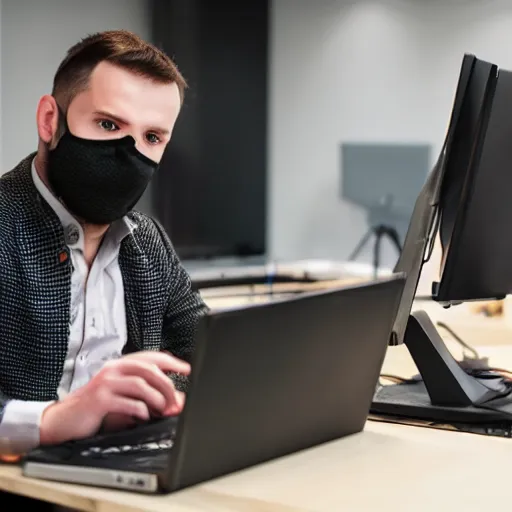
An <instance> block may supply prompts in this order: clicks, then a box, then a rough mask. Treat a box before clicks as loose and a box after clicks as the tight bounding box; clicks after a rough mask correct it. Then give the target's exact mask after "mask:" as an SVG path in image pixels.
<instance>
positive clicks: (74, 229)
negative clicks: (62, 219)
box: [64, 224, 80, 245]
mask: <svg viewBox="0 0 512 512" xmlns="http://www.w3.org/2000/svg"><path fill="white" fill-rule="evenodd" d="M79 239H80V231H78V226H76V225H75V224H69V225H67V226H66V228H65V229H64V240H65V241H66V244H68V245H73V244H76V243H77V242H78V240H79Z"/></svg>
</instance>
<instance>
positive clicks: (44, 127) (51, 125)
mask: <svg viewBox="0 0 512 512" xmlns="http://www.w3.org/2000/svg"><path fill="white" fill-rule="evenodd" d="M36 122H37V132H38V134H39V138H40V139H41V140H42V141H43V142H45V143H46V144H51V142H52V141H54V140H55V138H56V136H57V132H58V126H59V109H58V107H57V102H56V101H55V98H54V97H53V96H50V95H49V94H47V95H45V96H43V97H42V98H41V99H40V100H39V104H38V105H37V113H36Z"/></svg>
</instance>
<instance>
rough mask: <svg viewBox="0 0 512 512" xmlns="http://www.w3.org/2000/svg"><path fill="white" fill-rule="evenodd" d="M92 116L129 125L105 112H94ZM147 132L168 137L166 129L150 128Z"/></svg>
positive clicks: (120, 118)
mask: <svg viewBox="0 0 512 512" xmlns="http://www.w3.org/2000/svg"><path fill="white" fill-rule="evenodd" d="M94 115H96V116H103V117H108V118H109V119H112V121H115V122H116V123H119V124H129V123H128V121H126V120H125V119H123V118H122V117H119V116H116V115H114V114H111V113H110V112H107V111H106V110H95V111H94ZM148 131H150V132H155V133H158V134H159V135H169V130H168V129H167V128H160V127H158V126H151V127H150V128H148Z"/></svg>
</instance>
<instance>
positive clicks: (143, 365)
mask: <svg viewBox="0 0 512 512" xmlns="http://www.w3.org/2000/svg"><path fill="white" fill-rule="evenodd" d="M117 369H118V371H119V372H121V375H123V376H135V377H140V378H142V379H144V380H145V382H147V384H148V385H149V386H151V387H152V388H154V389H155V390H157V391H158V392H159V393H161V395H163V398H164V403H163V405H161V406H159V407H155V410H157V411H159V412H162V411H163V410H165V409H167V408H169V407H171V406H173V405H174V404H175V403H176V388H175V387H174V383H173V382H172V380H171V379H170V378H169V377H168V376H167V375H165V373H163V372H162V371H161V370H160V369H159V368H158V367H157V366H156V365H154V364H150V363H147V362H143V361H135V360H132V361H130V360H125V361H119V362H118V365H117Z"/></svg>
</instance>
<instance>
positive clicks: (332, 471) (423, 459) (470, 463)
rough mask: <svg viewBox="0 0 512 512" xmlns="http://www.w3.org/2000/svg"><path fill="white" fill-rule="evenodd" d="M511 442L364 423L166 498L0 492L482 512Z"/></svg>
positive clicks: (497, 497) (126, 504)
mask: <svg viewBox="0 0 512 512" xmlns="http://www.w3.org/2000/svg"><path fill="white" fill-rule="evenodd" d="M511 455H512V441H511V440H508V439H499V438H487V437H483V436H477V435H471V434H462V433H454V432H443V431H439V430H431V429H426V428H419V427H406V426H402V425H390V424H384V423H377V422H368V424H367V427H366V429H365V431H364V432H362V433H360V434H357V435H354V436H350V437H346V438H344V439H340V440H338V441H335V442H332V443H328V444H326V445H323V446H319V447H316V448H313V449H311V450H307V451H304V452H301V453H297V454H294V455H291V456H289V457H284V458H281V459H278V460H276V461H272V462H269V463H267V464H263V465H261V466H257V467H254V468H251V469H248V470H246V471H242V472H239V473H236V474H234V475H231V476H227V477H225V478H221V479H218V480H216V481H211V482H207V483H205V484H202V485H199V486H197V487H194V488H190V489H186V490H184V491H181V492H179V493H175V494H171V495H167V496H158V497H154V496H142V495H137V494H130V493H126V492H120V491H112V490H102V489H98V488H88V487H80V486H76V485H67V484H58V483H50V482H44V481H41V480H37V481H36V480H30V479H27V478H23V477H21V476H20V469H19V468H14V467H0V487H1V488H2V489H4V490H7V491H14V492H17V493H20V494H26V495H29V496H32V497H37V498H40V499H45V500H48V501H52V502H54V503H59V504H61V505H65V506H69V507H75V508H77V509H80V510H87V511H97V512H100V511H101V512H103V511H109V512H117V511H121V510H124V511H129V512H135V511H137V512H143V511H144V512H157V511H158V512H160V511H161V512H163V511H166V512H167V511H171V510H172V511H173V512H192V511H197V512H199V511H201V512H220V511H232V512H235V511H236V512H274V511H275V512H292V511H296V512H299V511H301V512H305V511H325V512H334V511H342V510H343V511H344V510H346V511H358V512H359V511H361V512H363V511H372V512H373V511H375V510H379V511H389V512H411V511H414V512H423V511H425V512H427V511H428V512H432V511H436V510H439V511H443V512H444V511H445V510H446V511H448V510H453V511H458V510H464V511H467V512H472V511H477V510H478V511H481V510H485V509H489V510H491V509H493V508H496V509H498V507H500V508H501V509H502V508H503V506H504V505H506V503H508V502H509V500H510V491H509V488H510V483H509V482H510V476H509V472H508V469H509V467H510V460H511Z"/></svg>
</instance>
